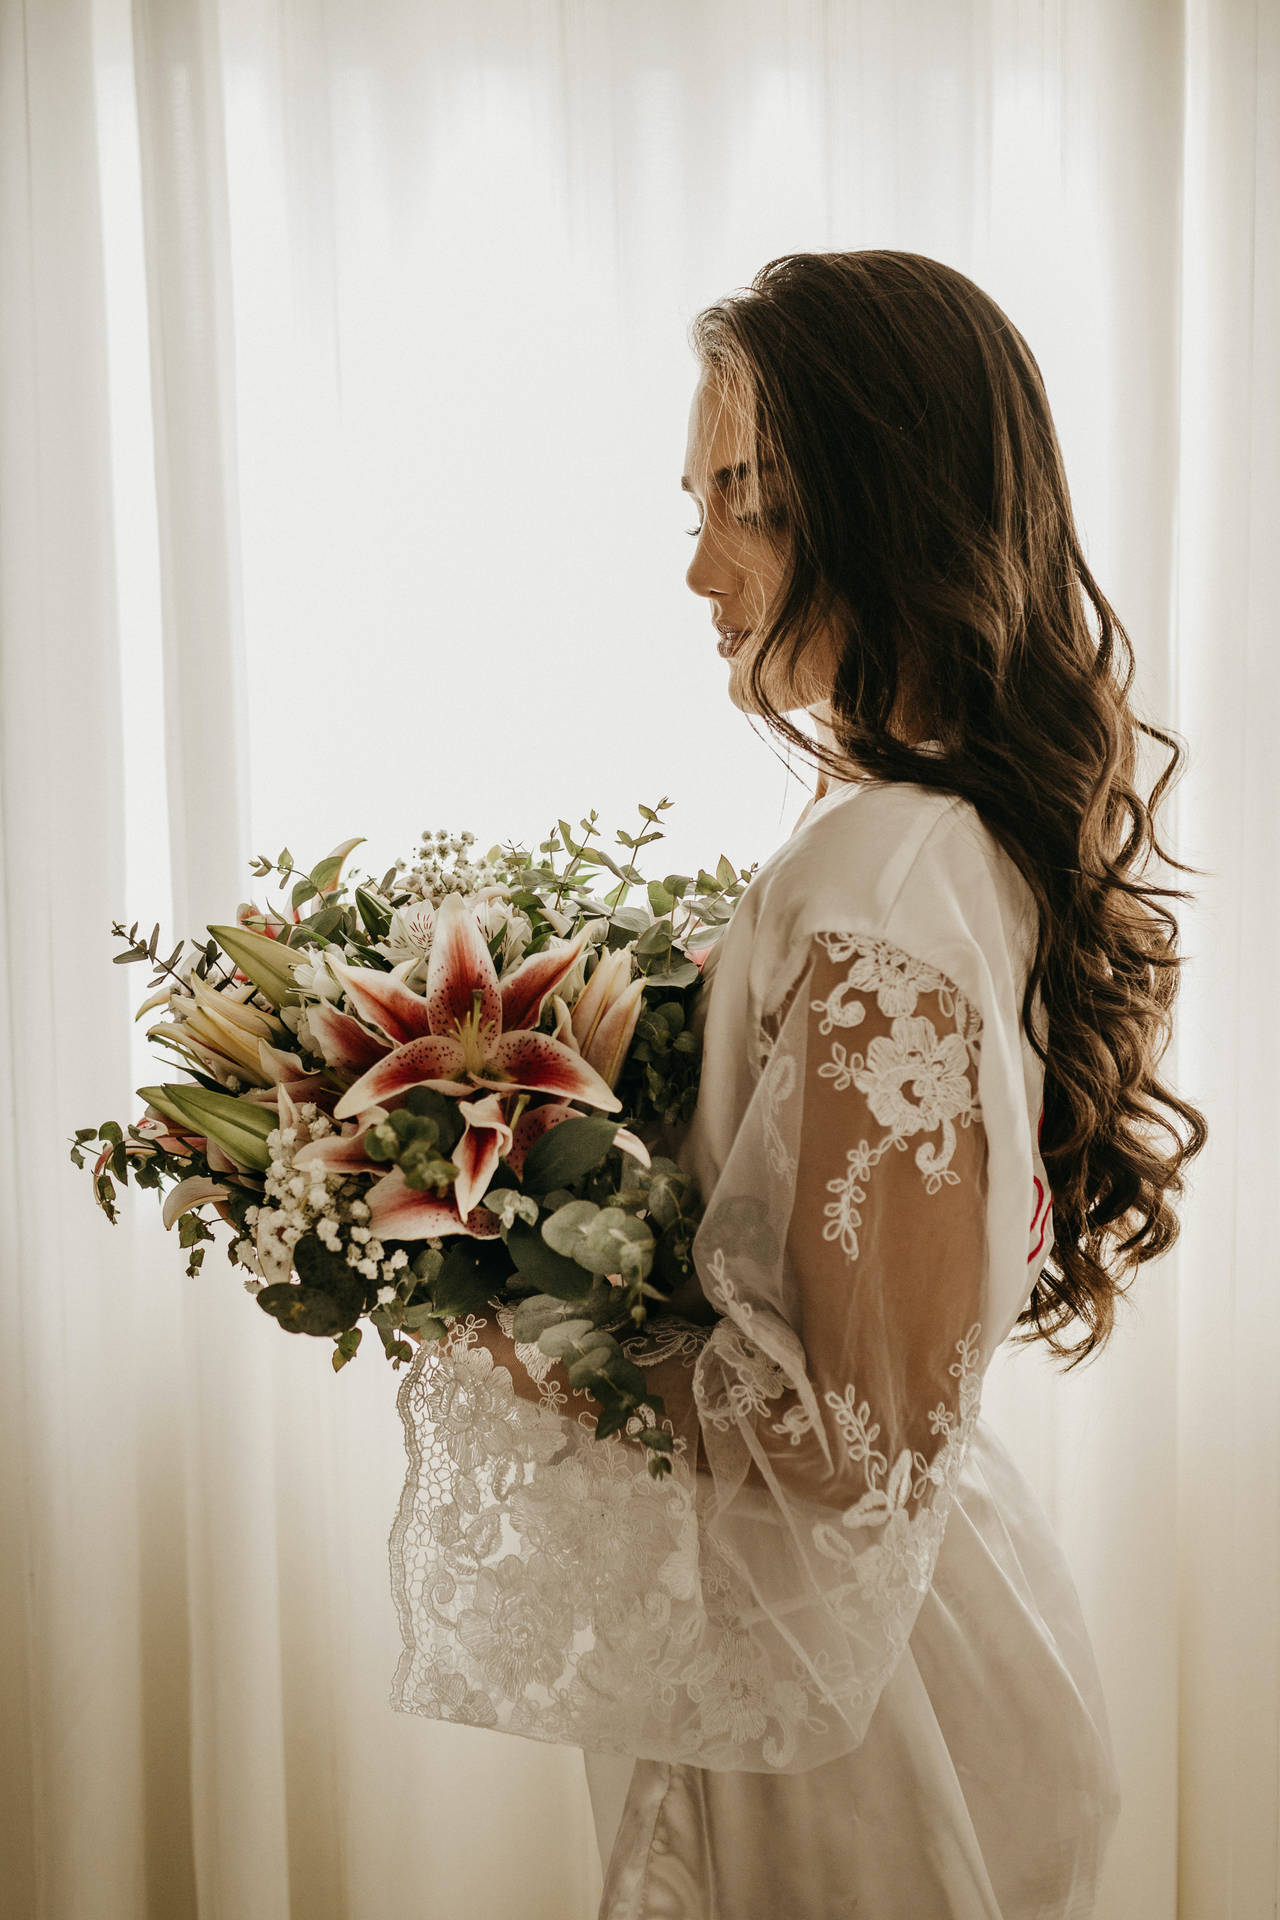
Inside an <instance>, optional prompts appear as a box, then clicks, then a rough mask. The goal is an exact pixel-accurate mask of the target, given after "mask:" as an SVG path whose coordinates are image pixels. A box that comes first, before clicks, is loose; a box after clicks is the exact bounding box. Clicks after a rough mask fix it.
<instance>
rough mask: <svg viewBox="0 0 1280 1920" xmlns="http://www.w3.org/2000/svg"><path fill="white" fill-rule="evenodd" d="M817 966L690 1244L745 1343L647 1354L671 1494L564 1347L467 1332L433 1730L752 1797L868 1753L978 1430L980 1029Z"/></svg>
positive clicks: (932, 987)
mask: <svg viewBox="0 0 1280 1920" xmlns="http://www.w3.org/2000/svg"><path fill="white" fill-rule="evenodd" d="M788 972H789V977H788V978H787V979H786V980H785V981H783V982H781V983H779V990H778V991H777V992H776V994H775V995H774V996H773V998H772V1000H771V1003H770V1004H767V1005H766V1006H765V1007H764V1009H763V1011H762V1015H761V1018H760V1020H759V1021H758V1023H757V1027H756V1031H755V1033H754V1035H753V1036H751V1039H752V1046H753V1058H752V1062H751V1077H752V1083H753V1084H752V1087H751V1092H750V1097H749V1099H748V1101H747V1103H746V1107H745V1111H744V1112H743V1113H742V1116H741V1118H740V1121H739V1124H738V1125H737V1127H736V1129H735V1131H734V1133H733V1137H732V1141H731V1145H730V1148H729V1151H728V1154H727V1157H726V1158H725V1160H724V1163H723V1166H722V1168H721V1171H720V1176H719V1178H718V1180H717V1181H716V1185H715V1190H714V1192H713V1193H712V1194H711V1195H710V1196H709V1199H708V1205H707V1212H706V1216H705V1218H704V1220H703V1223H702V1225H701V1228H700V1230H699V1232H698V1235H697V1239H696V1242H695V1247H694V1257H695V1262H696V1265H697V1270H698V1275H699V1279H700V1281H701V1284H702V1288H703V1291H704V1292H705V1294H706V1296H707V1299H708V1300H709V1301H710V1303H711V1304H712V1306H713V1307H714V1308H715V1309H716V1310H717V1312H718V1314H719V1315H720V1316H721V1317H720V1318H718V1319H717V1320H716V1321H715V1322H714V1324H712V1325H711V1326H709V1327H708V1326H706V1325H695V1324H692V1323H683V1322H681V1323H677V1324H675V1325H674V1326H672V1327H668V1328H667V1329H665V1330H664V1329H662V1328H655V1329H654V1330H653V1332H652V1333H651V1334H648V1335H646V1336H645V1337H644V1339H643V1340H642V1341H637V1342H632V1343H630V1350H631V1351H632V1353H633V1357H636V1358H639V1359H641V1361H642V1363H643V1362H644V1361H645V1360H646V1359H647V1360H648V1362H649V1364H650V1365H651V1367H652V1375H651V1377H652V1378H653V1380H654V1385H655V1391H657V1392H660V1393H661V1394H662V1395H663V1397H664V1399H665V1401H666V1407H667V1415H668V1419H669V1422H670V1424H671V1425H672V1427H673V1430H674V1433H675V1436H676V1453H675V1471H674V1473H673V1475H672V1476H671V1477H670V1478H669V1479H667V1480H663V1481H654V1480H652V1479H651V1478H650V1477H649V1475H648V1473H647V1470H646V1467H645V1462H644V1456H643V1454H642V1451H641V1449H640V1448H639V1447H638V1445H636V1443H635V1442H634V1440H632V1439H629V1438H627V1437H625V1436H623V1435H615V1436H613V1437H612V1438H611V1439H610V1440H608V1441H604V1442H600V1441H597V1440H596V1439H595V1438H594V1436H593V1433H592V1431H591V1421H590V1417H589V1415H586V1414H585V1411H584V1410H583V1407H582V1400H581V1397H578V1398H577V1403H576V1405H575V1397H574V1396H572V1395H571V1394H569V1393H564V1392H562V1391H561V1390H560V1389H559V1387H558V1386H557V1383H556V1382H555V1380H554V1379H552V1378H549V1377H548V1376H549V1374H550V1371H551V1369H550V1365H549V1363H547V1364H545V1365H542V1366H540V1365H539V1362H540V1360H541V1356H537V1355H536V1350H533V1352H532V1353H530V1351H529V1350H527V1349H515V1348H510V1346H509V1343H508V1348H507V1349H506V1350H504V1349H503V1348H502V1347H501V1345H499V1347H498V1348H497V1350H496V1351H497V1355H498V1357H495V1350H493V1349H492V1348H491V1346H490V1345H488V1344H485V1343H484V1342H483V1341H482V1339H481V1338H480V1337H479V1336H480V1332H481V1329H480V1328H479V1327H477V1325H476V1324H475V1323H471V1324H469V1325H466V1326H463V1325H455V1327H454V1329H453V1331H452V1334H451V1336H450V1338H449V1340H448V1342H447V1343H446V1344H445V1346H444V1347H443V1348H441V1349H439V1350H429V1351H427V1352H424V1353H423V1354H422V1355H420V1356H419V1358H418V1359H417V1360H415V1362H414V1366H413V1368H412V1370H411V1372H410V1374H409V1376H408V1378H407V1379H406V1381H405V1383H404V1385H403V1388H402V1394H401V1410H402V1413H403V1415H404V1418H405V1425H406V1432H407V1435H408V1440H409V1448H410V1458H411V1472H410V1476H409V1482H408V1484H407V1485H406V1489H405V1497H404V1501H403V1503H402V1508H401V1513H400V1517H399V1520H398V1523H397V1528H396V1532H395V1534H394V1535H393V1539H392V1567H393V1579H394V1583H395V1586H396V1593H397V1600H398V1604H399V1609H400V1616H401V1624H402V1628H403V1631H404V1636H405V1652H404V1655H403V1658H402V1660H401V1663H400V1669H399V1673H398V1675H397V1682H396V1693H395V1703H396V1704H397V1705H399V1706H401V1707H402V1708H404V1709H406V1710H407V1711H411V1712H413V1711H416V1712H422V1713H427V1714H429V1715H431V1716H433V1717H436V1718H446V1719H459V1720H467V1721H470V1722H473V1723H475V1724H481V1725H488V1726H493V1727H497V1728H501V1729H503V1730H505V1731H509V1732H513V1733H523V1734H526V1735H529V1736H532V1737H534V1738H540V1739H548V1740H556V1741H562V1742H566V1743H569V1744H573V1745H578V1746H584V1747H588V1748H591V1749H595V1750H605V1751H614V1752H622V1753H633V1754H637V1755H640V1756H644V1757H648V1758H654V1759H665V1760H679V1761H686V1762H689V1763H692V1764H695V1765H698V1766H702V1767H710V1768H720V1769H734V1770H747V1771H790V1772H800V1771H804V1770H806V1769H808V1768H810V1767H813V1766H817V1765H819V1764H821V1763H822V1762H824V1761H826V1760H829V1759H833V1758H835V1757H836V1756H837V1755H839V1754H841V1753H844V1752H848V1751H850V1750H851V1749H852V1748H854V1747H855V1746H857V1744H858V1743H859V1742H860V1741H861V1739H862V1737H863V1735H864V1733H865V1731H866V1727H867V1724H868V1722H869V1720H870V1717H871V1713H872V1711H873V1709H874V1707H875V1704H876V1701H877V1699H878V1698H879V1695H880V1692H881V1690H882V1689H883V1687H884V1685H885V1682H886V1681H887V1679H888V1678H889V1676H890V1674H891V1673H892V1671H893V1669H894V1667H895V1665H896V1664H897V1662H898V1660H899V1658H900V1657H901V1655H902V1652H903V1649H904V1648H905V1645H906V1642H907V1639H908V1636H909V1635H910V1632H911V1628H912V1625H913V1622H914V1620H915V1617H916V1614H917V1611H918V1609H919V1606H920V1603H921V1600H922V1599H923V1597H924V1594H925V1592H926V1591H927V1588H928V1585H929V1581H930V1579H931V1577H932V1572H933V1566H934V1562H935V1560H936V1557H937V1552H938V1547H939V1544H940V1541H941V1537H942V1532H943V1527H944V1525H945V1521H946V1516H947V1511H948V1508H949V1505H950V1501H951V1498H952V1494H953V1491H954V1488H955V1484H956V1479H957V1476H958V1473H959V1468H960V1462H961V1458H962V1455H963V1451H964V1448H965V1445H966V1442H967V1438H968V1435H969V1432H970V1430H971V1428H972V1425H973V1422H974V1420H975V1419H976V1416H977V1407H978V1398H979V1381H980V1372H981V1357H980V1334H981V1317H982V1312H983V1290H984V1275H985V1272H986V1257H987V1213H986V1194H987V1152H988V1141H987V1136H986V1133H985V1130H984V1125H983V1116H982V1112H981V1110H980V1107H979V1104H978V1097H977V1087H978V1062H979V1054H980V1048H981V1043H982V1019H981V1016H980V1013H979V1010H978V1008H977V1007H976V1006H975V1005H974V1004H972V1003H971V1001H969V1000H968V999H966V997H965V996H964V994H963V993H962V992H961V991H960V990H959V988H958V987H957V986H956V985H955V984H954V983H953V982H952V981H951V980H950V979H949V978H948V977H947V976H946V975H945V974H943V973H941V972H939V971H938V970H937V969H936V968H935V967H934V966H932V965H930V964H928V963H926V962H925V961H923V960H921V959H918V958H916V957H913V956H912V955H910V954H908V953H904V952H903V951H901V950H900V949H899V948H897V947H894V946H892V945H891V944H890V943H888V942H887V941H885V940H882V939H878V938H875V937H872V936H870V935H868V934H863V933H843V932H834V931H820V932H816V933H814V934H813V935H812V936H807V937H806V939H805V940H804V941H803V942H802V943H801V944H800V945H799V947H798V948H797V949H796V950H794V951H793V953H792V955H791V966H790V968H789V970H788ZM507 1331H508V1332H509V1324H508V1329H507ZM646 1346H647V1349H648V1351H647V1353H646V1352H645V1351H644V1349H645V1348H646ZM504 1360H507V1361H508V1362H509V1363H508V1364H504ZM526 1361H528V1362H529V1366H526V1364H525V1362H526ZM530 1366H531V1367H532V1373H531V1372H530ZM522 1372H523V1374H524V1378H523V1379H522V1380H521V1381H520V1391H519V1392H517V1391H516V1389H515V1384H514V1382H515V1379H516V1378H517V1377H518V1376H519V1375H520V1374H521V1373H522ZM539 1373H541V1375H542V1377H541V1378H540V1379H538V1378H535V1377H534V1376H535V1375H537V1374H539Z"/></svg>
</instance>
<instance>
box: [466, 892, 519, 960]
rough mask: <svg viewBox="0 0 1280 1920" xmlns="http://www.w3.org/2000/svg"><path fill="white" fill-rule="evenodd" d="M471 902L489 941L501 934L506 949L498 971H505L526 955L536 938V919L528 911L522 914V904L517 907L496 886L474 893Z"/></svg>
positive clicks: (481, 929) (481, 928) (502, 954)
mask: <svg viewBox="0 0 1280 1920" xmlns="http://www.w3.org/2000/svg"><path fill="white" fill-rule="evenodd" d="M486 896H488V897H486ZM471 905H472V907H473V908H474V910H475V916H476V919H477V921H478V922H479V924H480V931H481V933H482V934H483V935H484V937H485V940H486V942H488V941H490V940H492V939H493V938H494V937H495V935H497V934H499V933H501V935H502V952H501V954H500V955H499V958H498V971H499V973H505V972H506V971H507V969H508V968H509V967H514V966H516V965H517V964H518V963H519V962H520V961H521V960H522V959H523V958H524V953H525V949H526V947H527V946H528V944H529V942H530V940H532V938H533V922H532V921H531V920H530V919H529V916H528V914H526V913H522V912H521V910H520V908H519V907H513V906H512V904H511V902H510V901H509V900H504V899H503V898H502V897H501V894H500V893H499V892H497V891H496V890H495V889H490V888H486V889H484V890H483V891H482V892H481V893H478V894H473V895H472V897H471Z"/></svg>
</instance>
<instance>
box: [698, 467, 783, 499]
mask: <svg viewBox="0 0 1280 1920" xmlns="http://www.w3.org/2000/svg"><path fill="white" fill-rule="evenodd" d="M750 471H751V462H750V461H749V460H739V461H738V463H737V465H736V466H732V467H717V468H716V470H715V472H714V473H713V474H712V476H711V484H712V486H714V487H719V488H720V490H721V492H722V493H723V492H724V491H725V490H726V489H727V488H728V486H729V484H730V482H731V481H734V480H745V479H746V477H747V475H748V474H749V473H750ZM776 471H777V462H776V461H773V460H762V461H761V462H760V472H761V473H774V472H776ZM680 485H681V486H682V487H683V488H684V490H685V492H686V493H693V492H695V491H696V489H695V487H694V484H693V482H692V480H690V478H689V476H688V474H687V473H682V474H681V476H680Z"/></svg>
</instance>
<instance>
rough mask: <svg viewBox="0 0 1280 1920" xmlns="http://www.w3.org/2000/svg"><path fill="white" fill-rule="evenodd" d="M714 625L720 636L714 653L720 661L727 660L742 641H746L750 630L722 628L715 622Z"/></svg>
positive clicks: (747, 628) (744, 628)
mask: <svg viewBox="0 0 1280 1920" xmlns="http://www.w3.org/2000/svg"><path fill="white" fill-rule="evenodd" d="M716 625H717V631H718V632H719V635H720V639H719V642H718V644H717V646H716V652H717V653H718V654H719V655H720V658H721V659H722V660H729V659H731V658H732V657H733V655H734V654H735V653H736V652H737V651H738V649H739V647H740V646H741V645H742V643H743V641H744V640H745V639H747V637H748V635H749V634H750V631H751V629H750V628H749V627H722V626H720V624H719V622H717V623H716Z"/></svg>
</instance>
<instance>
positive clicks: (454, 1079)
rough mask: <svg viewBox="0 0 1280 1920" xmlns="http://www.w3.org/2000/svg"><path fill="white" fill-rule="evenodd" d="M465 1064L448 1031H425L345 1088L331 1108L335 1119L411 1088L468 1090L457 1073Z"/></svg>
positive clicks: (350, 1114)
mask: <svg viewBox="0 0 1280 1920" xmlns="http://www.w3.org/2000/svg"><path fill="white" fill-rule="evenodd" d="M465 1066H466V1056H465V1054H464V1053H463V1050H462V1045H461V1042H460V1041H457V1040H451V1039H450V1038H449V1036H448V1034H444V1033H440V1034H428V1035H427V1036H426V1037H425V1039H422V1040H410V1041H409V1042H408V1043H407V1044H406V1045H405V1046H403V1047H397V1048H396V1050H395V1052H394V1053H389V1054H388V1055H387V1056H386V1058H385V1060H379V1061H378V1063H377V1064H376V1066H372V1067H370V1069H369V1071H368V1073H363V1074H361V1076H360V1078H359V1079H358V1080H357V1081H356V1082H355V1084H354V1086H350V1087H348V1088H347V1090H346V1092H345V1093H344V1094H343V1096H342V1098H341V1100H339V1102H338V1104H337V1106H336V1107H335V1108H334V1110H333V1117H334V1119H335V1120H349V1119H350V1118H351V1116H352V1114H356V1113H363V1112H364V1111H365V1109H366V1108H367V1107H377V1106H383V1105H385V1103H386V1102H387V1101H388V1100H391V1099H394V1098H395V1096H396V1095H397V1094H401V1093H407V1092H408V1091H409V1088H410V1087H435V1088H436V1089H437V1090H438V1091H439V1092H440V1093H470V1092H471V1090H472V1089H471V1086H470V1083H469V1082H468V1081H466V1080H463V1079H461V1078H460V1077H459V1076H460V1075H461V1074H462V1072H463V1071H464V1068H465Z"/></svg>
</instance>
